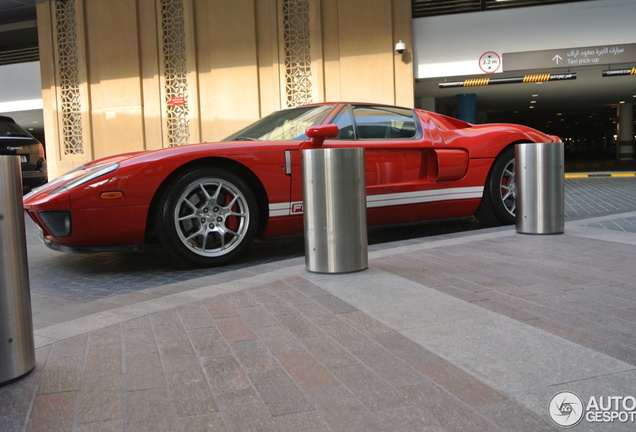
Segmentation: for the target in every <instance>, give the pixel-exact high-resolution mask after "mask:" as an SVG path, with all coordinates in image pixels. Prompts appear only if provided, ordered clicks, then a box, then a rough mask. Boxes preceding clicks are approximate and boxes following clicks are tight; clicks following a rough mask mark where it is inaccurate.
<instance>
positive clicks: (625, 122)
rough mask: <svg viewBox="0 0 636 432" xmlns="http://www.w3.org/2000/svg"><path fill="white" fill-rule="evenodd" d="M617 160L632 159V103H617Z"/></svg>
mask: <svg viewBox="0 0 636 432" xmlns="http://www.w3.org/2000/svg"><path fill="white" fill-rule="evenodd" d="M617 136H618V160H634V104H633V103H631V102H630V103H620V104H618V133H617Z"/></svg>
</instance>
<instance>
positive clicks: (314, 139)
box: [305, 124, 338, 147]
mask: <svg viewBox="0 0 636 432" xmlns="http://www.w3.org/2000/svg"><path fill="white" fill-rule="evenodd" d="M305 135H307V136H308V137H309V138H311V145H312V146H314V147H320V146H321V145H322V144H323V143H324V142H325V140H326V139H328V138H335V137H337V136H338V126H337V125H335V124H326V125H317V126H309V127H308V128H307V129H306V130H305Z"/></svg>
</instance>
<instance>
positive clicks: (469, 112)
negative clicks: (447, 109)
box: [457, 93, 477, 123]
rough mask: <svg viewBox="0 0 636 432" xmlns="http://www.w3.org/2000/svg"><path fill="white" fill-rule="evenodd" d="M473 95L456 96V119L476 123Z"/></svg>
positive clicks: (475, 105)
mask: <svg viewBox="0 0 636 432" xmlns="http://www.w3.org/2000/svg"><path fill="white" fill-rule="evenodd" d="M475 99H476V95H475V94H474V93H465V94H458V95H457V118H458V119H460V120H464V121H465V122H468V123H476V121H477V103H476V102H475Z"/></svg>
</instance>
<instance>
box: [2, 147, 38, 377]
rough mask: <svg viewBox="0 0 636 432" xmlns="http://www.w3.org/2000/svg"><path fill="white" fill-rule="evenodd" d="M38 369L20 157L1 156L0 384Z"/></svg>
mask: <svg viewBox="0 0 636 432" xmlns="http://www.w3.org/2000/svg"><path fill="white" fill-rule="evenodd" d="M34 367H35V345H34V341H33V319H32V316H31V293H30V286H29V267H28V264H27V253H26V234H25V228H24V211H23V209H22V176H21V169H20V157H19V156H0V383H4V382H7V381H11V380H13V379H15V378H19V377H21V376H22V375H24V374H26V373H28V372H30V371H31V370H32V369H33V368H34Z"/></svg>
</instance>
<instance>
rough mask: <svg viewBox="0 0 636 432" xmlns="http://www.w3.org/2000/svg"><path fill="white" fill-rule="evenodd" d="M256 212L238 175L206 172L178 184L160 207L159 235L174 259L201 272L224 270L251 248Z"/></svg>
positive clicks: (207, 169) (199, 170) (181, 179)
mask: <svg viewBox="0 0 636 432" xmlns="http://www.w3.org/2000/svg"><path fill="white" fill-rule="evenodd" d="M257 225H258V206H257V203H256V198H255V197H254V194H253V192H252V191H251V189H250V188H249V186H248V185H247V184H246V183H245V182H244V181H243V180H242V179H241V178H240V177H238V176H237V175H236V174H234V173H232V172H230V171H227V170H224V169H220V168H210V167H203V168H197V169H195V170H193V171H190V172H188V173H187V174H185V175H184V176H182V177H179V178H177V179H176V180H174V181H173V182H172V183H171V184H170V185H169V186H168V188H167V189H166V190H165V192H164V193H163V195H162V197H161V198H160V200H159V203H158V205H157V214H156V219H155V230H156V233H157V237H158V238H159V241H160V242H161V244H162V245H163V246H164V248H166V249H167V250H168V251H169V252H170V253H172V254H173V255H174V256H175V257H177V258H179V259H181V260H183V261H185V262H187V263H189V264H192V265H195V266H198V267H211V266H218V265H223V264H226V263H228V262H230V261H232V260H234V259H235V258H237V257H238V256H239V255H240V254H241V253H243V252H244V251H245V249H246V248H247V247H248V246H249V245H250V243H251V242H252V240H253V239H254V236H255V234H256V230H257Z"/></svg>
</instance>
